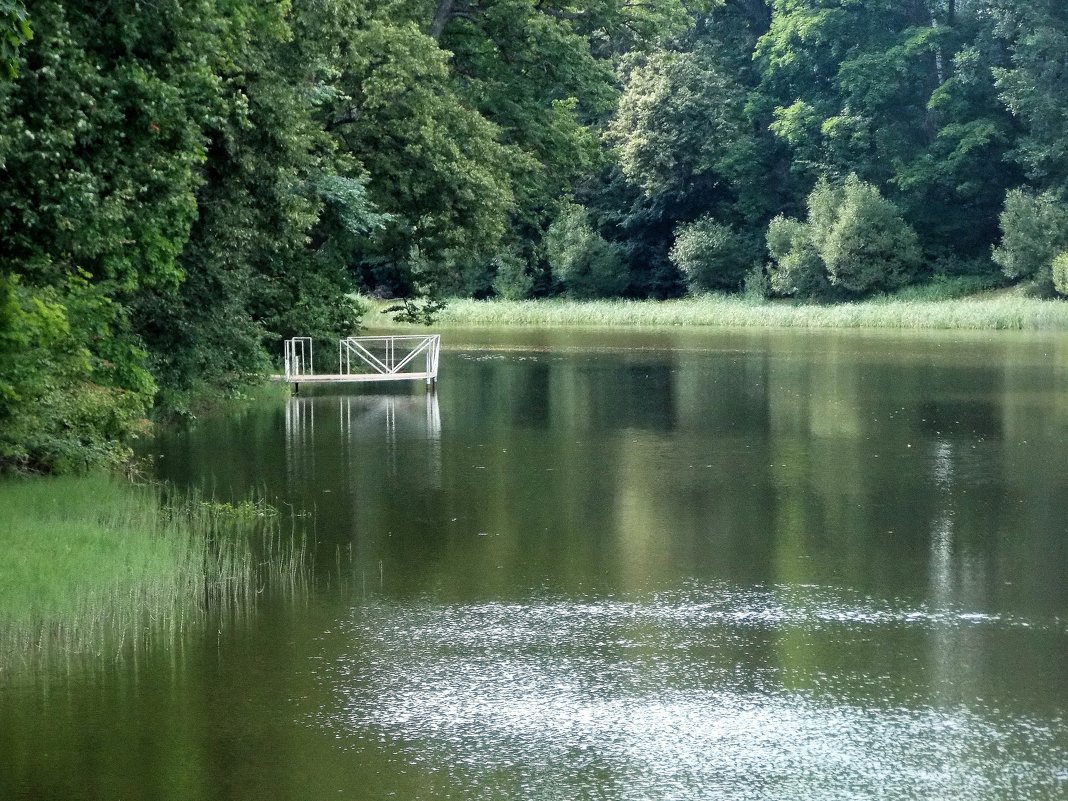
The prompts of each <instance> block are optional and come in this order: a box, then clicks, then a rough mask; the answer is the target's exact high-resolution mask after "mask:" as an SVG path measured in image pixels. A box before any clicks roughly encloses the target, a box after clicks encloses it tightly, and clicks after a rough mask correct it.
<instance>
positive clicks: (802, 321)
mask: <svg viewBox="0 0 1068 801" xmlns="http://www.w3.org/2000/svg"><path fill="white" fill-rule="evenodd" d="M931 294H934V295H936V296H937V293H931ZM927 296H928V297H929V296H930V295H927ZM384 320H385V318H384V316H383V317H378V316H377V315H376V314H375V312H374V311H372V312H371V313H370V314H368V315H367V317H365V322H366V323H367V324H368V325H370V326H382V325H384V324H385V323H384ZM438 326H439V327H450V326H452V327H464V326H620V327H623V326H631V327H667V326H718V327H724V328H754V327H758V328H886V329H891V328H896V329H966V330H1031V331H1039V330H1045V331H1064V330H1068V302H1065V301H1061V300H1040V299H1036V298H1028V297H1021V296H1018V295H1012V294H992V293H985V294H982V295H978V296H973V297H965V298H951V299H946V300H938V299H936V300H928V299H926V297H925V293H923V292H913V293H912V296H911V297H910V296H908V295H906V296H897V297H884V298H876V299H872V300H867V301H861V302H856V303H839V304H827V305H818V304H799V303H796V304H795V303H791V302H784V301H759V300H750V299H747V298H743V297H737V296H725V295H704V296H700V297H690V298H682V299H679V300H666V301H653V300H596V301H573V300H562V299H552V300H526V301H503V300H486V301H479V300H453V301H451V302H450V303H449V305H448V307H447V308H446V309H445V311H444V312H443V313H442V314H441V315H440V317H439V318H438Z"/></svg>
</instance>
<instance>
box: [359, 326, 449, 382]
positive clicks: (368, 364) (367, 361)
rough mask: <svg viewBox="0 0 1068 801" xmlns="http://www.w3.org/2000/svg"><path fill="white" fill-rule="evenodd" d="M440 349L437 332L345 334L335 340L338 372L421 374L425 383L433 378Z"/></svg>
mask: <svg viewBox="0 0 1068 801" xmlns="http://www.w3.org/2000/svg"><path fill="white" fill-rule="evenodd" d="M440 352H441V336H440V335H439V334H427V335H422V336H420V335H404V336H372V337H346V338H345V339H342V340H341V341H340V342H339V343H338V364H339V368H338V369H339V371H340V372H341V374H342V375H351V376H356V375H365V376H368V377H377V376H381V377H382V378H383V379H389V378H395V379H398V380H399V379H404V378H410V379H411V378H416V379H417V378H425V379H426V381H427V383H428V384H429V383H430V382H432V381H435V380H437V377H438V356H439V354H440ZM420 368H421V369H420Z"/></svg>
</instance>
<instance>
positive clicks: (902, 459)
mask: <svg viewBox="0 0 1068 801" xmlns="http://www.w3.org/2000/svg"><path fill="white" fill-rule="evenodd" d="M443 340H444V345H445V350H444V351H443V354H442V360H441V380H440V382H439V386H438V390H437V392H436V393H434V394H430V395H428V394H426V393H425V392H424V391H423V389H422V388H421V387H402V388H400V389H399V390H398V389H396V388H394V389H393V390H382V389H374V390H364V389H360V390H358V391H351V392H343V393H339V392H338V391H337V390H336V389H332V390H330V391H329V392H326V391H319V392H308V393H306V394H302V395H301V396H300V397H297V398H294V399H292V400H290V401H289V402H288V403H285V402H278V403H273V404H266V405H262V406H257V407H255V408H253V409H249V410H247V411H243V412H242V413H239V414H235V415H233V416H230V417H226V418H219V419H209V420H204V421H202V422H201V423H199V424H198V425H196V426H195V427H193V428H191V429H188V430H181V431H166V432H162V433H161V435H160V436H159V437H158V439H157V440H155V441H154V442H152V443H151V445H150V446H149V448H150V452H151V453H152V454H153V455H154V456H155V460H156V461H155V464H156V470H157V472H158V475H159V476H160V477H161V478H164V479H167V480H170V481H173V482H176V483H178V484H180V485H186V484H189V485H197V486H204V487H208V488H212V489H213V490H214V492H215V493H216V494H218V495H220V496H222V497H229V496H233V497H236V498H240V497H242V496H245V495H247V494H248V493H249V491H251V490H258V491H260V492H263V493H265V494H266V495H268V496H269V497H271V498H274V499H275V503H277V504H279V505H280V506H281V508H283V510H288V509H290V508H293V509H295V510H306V511H307V513H308V514H309V515H310V516H308V517H304V518H297V520H298V523H299V524H300V525H304V526H306V530H307V531H308V533H309V536H310V537H311V543H312V544H311V545H310V547H311V548H312V549H313V551H314V561H315V566H316V567H315V576H314V580H313V581H312V582H311V584H310V586H309V587H308V589H307V591H306V592H302V593H297V595H296V596H295V597H294V596H293V595H291V594H286V595H281V594H277V593H274V592H272V591H271V590H270V589H269V588H266V589H265V590H264V591H263V592H262V594H261V596H260V599H259V601H258V603H257V604H256V605H255V607H254V608H249V609H247V610H242V611H241V613H240V614H238V615H237V616H235V617H232V618H228V619H226V620H225V621H222V620H220V621H209V623H208V624H205V625H202V626H200V627H198V628H196V629H195V630H194V631H192V632H190V634H189V635H188V636H187V637H186V638H184V639H183V640H182V641H181V642H179V643H177V644H173V643H164V644H160V645H157V646H155V647H151V648H148V649H146V650H144V651H143V652H140V653H138V654H137V655H136V658H126V659H123V660H121V661H119V662H117V663H116V662H114V661H106V662H104V663H103V664H100V665H97V666H95V667H92V668H89V669H81V668H79V669H74V668H71V669H69V670H61V669H57V670H55V671H52V672H50V673H48V674H47V675H32V676H28V677H23V678H21V679H19V680H17V681H12V682H10V683H9V684H8V685H7V686H4V685H3V684H0V798H3V799H50V798H55V799H109V800H110V799H175V800H176V801H178V800H182V801H188V800H191V799H249V800H250V801H251V800H252V799H256V800H257V801H261V800H264V799H267V800H271V799H293V800H294V801H306V800H309V799H312V800H314V799H334V798H338V799H361V800H363V799H368V800H370V799H375V800H377V799H390V798H397V799H405V800H410V799H539V800H541V799H544V801H570V800H571V799H606V800H611V801H615V800H616V799H628V800H629V799H634V801H639V800H641V801H649V800H657V799H816V800H817V801H819V800H821V799H858V798H859V799H864V798H872V799H876V798H877V799H964V800H968V799H1062V798H1065V797H1068V721H1066V715H1068V458H1066V449H1065V446H1066V442H1068V342H1066V338H1065V337H1063V336H1038V335H1027V336H1024V335H1016V334H996V335H995V334H983V335H962V334H922V335H918V334H917V335H913V334H874V333H863V332H835V333H799V332H770V333H769V332H722V331H720V332H693V331H689V332H649V333H620V332H613V333H596V332H574V331H571V332H567V331H557V332H515V331H512V332H494V331H480V332H446V334H445V335H444V337H443Z"/></svg>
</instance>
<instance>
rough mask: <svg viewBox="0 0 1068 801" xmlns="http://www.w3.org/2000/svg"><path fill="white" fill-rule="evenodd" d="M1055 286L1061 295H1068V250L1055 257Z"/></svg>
mask: <svg viewBox="0 0 1068 801" xmlns="http://www.w3.org/2000/svg"><path fill="white" fill-rule="evenodd" d="M1053 288H1054V289H1056V290H1057V293H1058V294H1060V295H1068V251H1063V252H1061V253H1058V254H1057V256H1056V257H1055V258H1054V259H1053Z"/></svg>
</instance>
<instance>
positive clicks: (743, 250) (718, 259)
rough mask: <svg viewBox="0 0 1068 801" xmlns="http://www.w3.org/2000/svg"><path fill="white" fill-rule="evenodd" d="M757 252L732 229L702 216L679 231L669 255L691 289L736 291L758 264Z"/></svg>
mask: <svg viewBox="0 0 1068 801" xmlns="http://www.w3.org/2000/svg"><path fill="white" fill-rule="evenodd" d="M754 250H755V249H754V248H753V246H752V244H751V243H750V242H749V241H747V239H746V238H745V237H743V236H741V235H740V234H739V233H738V232H737V231H735V230H734V229H733V228H732V227H731V226H729V225H724V224H723V223H720V222H717V221H716V220H715V219H713V218H712V217H702V218H701V219H699V220H697V221H696V222H693V223H690V224H688V225H683V226H680V227H679V228H678V230H677V231H676V234H675V244H674V245H673V246H672V248H671V254H670V256H671V261H672V262H674V264H675V266H676V267H678V268H679V271H680V272H681V273H682V274H683V276H684V277H685V278H686V283H687V285H688V286H689V287H690V289H691V290H697V291H701V290H711V289H737V288H738V287H739V286H740V285H741V283H742V280H743V279H744V277H745V274H746V272H748V271H749V270H750V269H751V268H752V267H753V264H754V262H756V261H757V259H756V253H755V252H754Z"/></svg>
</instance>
